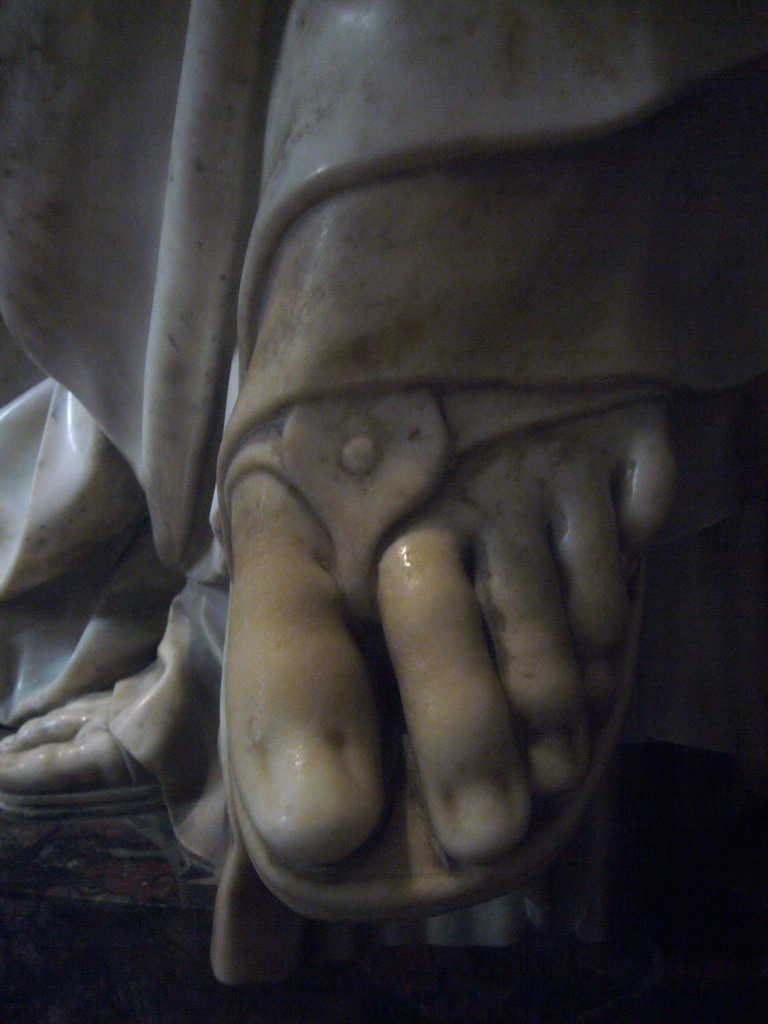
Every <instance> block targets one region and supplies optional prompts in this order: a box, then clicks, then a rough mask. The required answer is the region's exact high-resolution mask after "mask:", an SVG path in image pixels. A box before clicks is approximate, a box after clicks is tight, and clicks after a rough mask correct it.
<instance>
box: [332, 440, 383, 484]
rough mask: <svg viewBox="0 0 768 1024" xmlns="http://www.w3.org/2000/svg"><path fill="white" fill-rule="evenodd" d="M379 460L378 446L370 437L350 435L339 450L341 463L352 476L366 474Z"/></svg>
mask: <svg viewBox="0 0 768 1024" xmlns="http://www.w3.org/2000/svg"><path fill="white" fill-rule="evenodd" d="M378 461H379V447H378V445H377V444H376V442H375V441H374V440H373V438H372V437H366V436H365V435H360V436H359V437H352V438H350V439H349V441H347V443H346V444H345V445H344V447H343V448H342V450H341V465H342V467H343V468H344V469H345V470H346V471H347V473H351V474H352V476H367V475H368V474H369V473H370V472H371V471H372V470H373V468H374V466H375V465H376V463H377V462H378Z"/></svg>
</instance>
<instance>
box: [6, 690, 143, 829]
mask: <svg viewBox="0 0 768 1024" xmlns="http://www.w3.org/2000/svg"><path fill="white" fill-rule="evenodd" d="M111 699H112V695H111V694H100V695H96V696H92V697H84V698H81V699H79V700H74V701H71V702H70V703H69V704H65V705H64V706H63V707H61V708H57V709H56V710H55V711H51V712H49V713H48V714H46V715H42V716H40V717H38V718H32V719H30V720H29V721H28V722H26V723H25V724H24V725H22V726H21V727H20V728H19V729H18V731H17V732H15V733H13V734H12V735H10V736H7V737H6V738H5V739H4V740H2V742H0V793H1V794H2V796H0V806H2V807H3V809H5V810H11V811H16V812H18V813H32V812H33V811H34V810H35V809H37V810H44V804H46V806H47V803H48V802H49V803H50V805H51V807H54V806H58V805H59V804H62V801H67V802H69V803H70V804H71V806H72V808H73V810H75V811H76V810H77V808H78V807H80V806H81V804H82V801H81V800H80V799H79V795H80V794H83V793H99V794H101V795H102V800H107V801H108V802H109V800H111V801H112V802H113V803H114V802H115V801H117V802H118V803H119V802H120V800H119V798H117V797H116V793H119V792H120V791H122V790H123V789H124V788H126V787H129V788H131V791H133V788H134V787H137V786H142V785H143V786H145V787H151V788H152V789H154V788H155V787H154V786H153V785H151V776H150V775H149V774H148V773H147V772H146V771H145V770H144V769H143V768H142V767H141V766H140V765H139V764H138V762H136V761H135V760H134V759H133V758H131V757H130V756H129V755H128V754H127V753H126V751H125V750H124V749H123V748H122V747H121V745H120V744H119V743H118V742H117V741H116V740H115V739H114V737H113V736H112V734H111V733H110V732H109V730H108V728H107V725H106V722H107V716H108V711H109V706H110V702H111ZM144 795H146V794H144ZM135 796H136V794H135V793H134V796H133V797H131V799H132V800H133V799H134V798H135ZM57 797H58V799H57ZM86 802H87V801H86ZM91 802H92V801H91Z"/></svg>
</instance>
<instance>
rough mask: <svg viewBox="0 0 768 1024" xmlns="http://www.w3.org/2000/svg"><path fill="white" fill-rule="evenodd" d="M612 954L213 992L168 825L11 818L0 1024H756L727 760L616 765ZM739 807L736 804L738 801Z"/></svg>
mask: <svg viewBox="0 0 768 1024" xmlns="http://www.w3.org/2000/svg"><path fill="white" fill-rule="evenodd" d="M621 780H622V781H621V788H620V795H621V797H622V806H623V807H624V809H625V811H624V818H623V821H622V827H621V829H620V830H619V831H620V837H621V841H620V844H619V847H620V848H619V850H618V863H619V866H620V871H619V873H618V874H617V885H616V887H615V892H614V895H613V900H612V915H611V916H612V921H613V933H614V934H613V936H612V937H611V939H610V940H609V941H606V942H604V943H601V944H586V943H579V942H577V941H576V940H574V939H563V938H556V937H554V936H551V935H549V936H547V935H541V934H537V933H534V932H533V930H531V931H530V932H529V933H527V934H526V935H525V936H524V937H523V939H522V941H521V942H520V943H519V945H517V946H515V947H513V948H509V949H493V950H491V949H485V950H482V949H467V948H464V949H447V948H427V947H390V948H387V947H383V948H382V947H379V948H376V949H374V948H371V947H368V948H367V949H365V948H361V949H360V950H359V951H358V952H357V953H356V954H354V955H352V956H351V958H350V959H347V960H344V961H321V960H320V958H319V955H318V954H317V952H316V951H313V948H312V943H311V938H310V941H309V942H308V946H307V949H306V956H305V960H304V963H303V966H302V968H301V969H300V971H299V973H298V974H297V976H296V977H295V978H293V979H292V980H291V981H290V982H287V983H285V984H280V985H268V986H251V987H243V988H239V989H232V988H227V987H225V986H222V985H219V984H218V983H217V982H216V981H215V980H214V979H213V977H212V975H211V972H210V968H209V964H208V941H209V936H210V923H211V902H212V890H211V887H210V885H209V884H207V882H206V879H205V877H204V876H203V875H202V874H201V873H200V872H199V871H195V870H194V869H190V868H189V866H188V865H186V864H185V862H184V861H183V859H182V858H181V857H180V856H179V854H178V850H177V849H176V847H175V845H174V844H173V841H172V835H171V832H170V828H169V826H168V823H167V821H166V820H165V818H164V815H163V814H162V812H160V811H159V810H157V809H154V810H147V811H145V812H143V813H138V812H136V813H131V814H128V815H126V816H123V817H121V818H104V817H101V818H97V817H95V818H92V819H88V820H85V819H82V818H81V819H77V818H75V819H67V818H59V819H57V820H48V821H44V820H40V819H33V820H26V821H25V820H19V819H15V818H14V819H13V820H6V821H5V822H4V827H3V829H2V830H1V831H0V836H2V838H1V839H0V1024H6V1022H7V1024H70V1022H72V1024H74V1022H77V1024H102V1022H103V1024H123V1022H124V1024H134V1022H136V1024H186V1022H195V1024H197V1022H205V1024H224V1022H226V1024H326V1022H328V1024H331V1022H333V1024H358V1022H365V1024H384V1022H397V1024H412V1022H413V1024H416V1022H419V1024H476V1022H477V1024H480V1022H483V1024H497V1022H498V1024H550V1022H552V1024H555V1022H558V1024H608V1022H614V1021H615V1022H621V1024H635V1022H637V1024H645V1022H649V1024H650V1022H657V1021H658V1022H661V1021H663V1022H664V1024H677V1022H688V1021H690V1022H692V1024H710V1022H711V1024H738V1022H744V1024H747V1022H749V1024H753V1022H759V1021H761V1020H764V1019H768V805H766V803H764V802H763V801H759V800H757V799H755V798H754V797H748V796H745V795H744V793H743V792H742V791H741V789H740V787H739V784H738V779H737V778H736V777H735V775H734V774H733V773H732V772H731V771H730V769H728V767H727V766H726V765H724V764H723V763H721V762H718V761H716V760H715V761H713V760H712V759H711V758H700V757H698V756H697V755H693V754H692V753H691V752H681V751H679V750H669V749H664V748H657V749H647V750H641V751H635V752H633V753H632V755H631V756H629V757H625V759H624V764H623V769H622V774H621ZM740 794H741V795H740Z"/></svg>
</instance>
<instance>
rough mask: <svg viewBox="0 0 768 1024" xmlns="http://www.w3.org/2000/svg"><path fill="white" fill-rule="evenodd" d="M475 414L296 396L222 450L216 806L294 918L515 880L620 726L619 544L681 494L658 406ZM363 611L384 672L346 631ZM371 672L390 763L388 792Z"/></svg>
mask: <svg viewBox="0 0 768 1024" xmlns="http://www.w3.org/2000/svg"><path fill="white" fill-rule="evenodd" d="M468 401H469V402H470V404H471V402H472V397H471V396H470V397H469V399H468ZM466 409H467V407H466V402H463V403H462V402H459V403H458V404H457V403H456V402H455V401H453V400H452V399H451V398H450V396H448V397H447V398H446V397H443V398H441V399H440V401H437V400H436V399H435V398H434V396H432V395H431V394H430V393H429V392H405V393H401V394H400V395H395V396H387V397H385V398H380V399H377V400H372V399H371V400H368V401H362V402H358V401H356V400H354V399H339V400H323V401H318V402H315V403H307V405H306V406H302V407H299V408H297V410H294V412H292V413H291V414H290V416H289V417H288V419H287V420H286V421H285V423H284V424H283V425H282V428H281V430H280V431H279V432H275V431H272V432H270V431H267V432H261V433H260V432H258V431H257V432H255V433H252V434H250V435H248V436H246V438H245V439H244V442H243V443H242V445H241V446H240V447H239V449H238V451H237V453H236V455H235V456H234V458H233V459H232V460H231V461H230V465H229V472H228V474H227V484H226V487H225V501H224V506H225V511H226V512H227V513H228V515H229V517H230V521H229V529H228V531H227V532H228V540H229V544H230V549H231V558H232V569H233V579H232V590H231V604H230V618H229V632H228V644H227V653H226V662H225V680H224V688H225V693H224V704H223V707H224V739H225V750H224V757H225V760H226V768H227V771H228V777H229V795H230V805H231V807H230V809H231V813H232V814H233V815H234V817H235V820H236V822H237V825H238V827H239V830H240V832H241V833H242V836H243V840H244V843H245V847H246V849H247V851H248V854H249V856H250V858H251V860H252V862H253V863H254V865H255V867H256V868H257V870H258V871H259V873H260V874H261V876H262V878H263V879H264V880H265V881H266V883H267V885H268V886H270V888H272V889H273V891H274V892H275V893H276V894H277V895H279V896H280V897H281V899H283V900H285V901H286V902H287V903H288V904H289V905H290V906H292V907H294V909H297V910H299V911H301V912H304V913H307V914H309V915H311V916H350V917H360V916H363V917H364V916H386V915H392V914H398V913H404V912H417V913H424V912H425V911H427V910H432V911H435V910H438V909H442V908H446V907H449V906H451V905H455V904H457V903H459V902H462V901H466V900H468V899H477V898H483V897H486V896H491V895H494V894H495V893H497V892H500V891H504V890H505V889H508V888H511V887H513V886H514V885H519V884H520V883H521V881H524V880H525V879H526V878H528V877H529V876H530V875H531V873H532V872H534V871H536V870H539V869H541V868H542V867H544V866H545V865H546V864H547V863H548V862H549V861H550V860H551V858H552V856H553V855H554V853H555V852H556V850H557V848H558V846H559V845H560V844H561V843H562V841H563V839H564V838H565V836H566V835H567V834H568V833H569V831H570V830H571V829H572V828H573V825H574V823H575V821H576V820H577V818H578V816H579V815H580V813H581V811H582V810H583V807H584V805H585V803H586V801H587V799H588V797H589V795H590V794H591V792H592V790H593V789H594V786H595V784H596V782H597V780H598V779H599V776H600V773H601V771H602V769H603V767H604V765H605V763H606V760H607V758H608V755H609V753H610V750H611V748H612V746H613V744H614V742H615V739H616V735H617V732H618V728H619V725H620V722H621V716H622V714H623V709H624V707H625V705H626V700H627V694H628V689H629V683H630V679H631V671H632V667H631V664H630V661H631V657H630V656H629V654H628V651H630V649H631V647H632V642H631V641H632V637H631V634H632V631H633V629H636V623H637V602H635V610H634V613H633V590H634V587H635V582H634V576H633V573H634V567H635V566H636V564H637V562H636V558H635V556H636V554H637V552H639V551H640V550H642V548H643V546H644V545H645V544H647V543H648V541H649V540H650V538H651V537H652V536H653V534H654V533H655V531H656V530H657V529H658V527H659V526H660V524H661V522H662V520H663V517H664V514H665V512H666V509H667V507H668V505H669V502H670V500H671V492H672V486H673V476H674V470H673V461H672V457H671V454H670V451H669V448H668V445H667V441H666V433H665V427H664V416H663V411H662V408H661V406H660V404H659V403H657V402H654V401H641V402H636V403H630V404H627V405H623V406H620V407H618V408H612V409H606V410H605V411H603V412H601V413H598V414H591V415H584V416H580V417H579V416H576V417H570V418H567V419H563V420H562V421H559V422H551V423H550V424H549V425H544V426H542V425H538V426H533V427H532V428H531V429H526V430H520V431H518V432H517V433H513V434H511V435H506V436H498V431H496V430H495V429H493V425H490V426H489V427H488V429H486V430H485V433H484V437H479V436H478V433H477V431H476V430H473V429H470V430H468V432H467V436H466V437H465V439H464V440H462V436H461V435H462V425H463V424H464V425H466V423H467V422H470V423H471V422H472V418H471V417H470V418H469V420H467V419H466ZM480 433H481V434H482V433H483V432H482V431H481V432H480ZM502 433H503V432H502ZM469 435H472V436H471V437H469ZM376 622H378V623H380V627H381V629H382V631H383V637H384V640H385V644H386V648H387V651H388V655H389V658H390V659H391V664H392V667H393V670H394V676H393V680H396V682H395V681H393V680H390V682H389V683H387V682H386V681H385V682H384V683H383V684H382V682H381V678H380V677H381V671H380V665H378V666H377V665H376V664H373V663H372V662H371V661H370V659H369V660H368V662H367V661H366V656H365V654H364V651H365V645H362V646H361V645H360V644H359V643H358V637H360V636H361V635H363V634H364V632H365V629H366V627H367V626H370V624H371V623H376ZM379 661H381V659H379ZM374 677H376V678H378V683H377V684H376V685H374V684H373V683H372V679H373V678H374ZM387 687H389V688H390V689H392V688H394V687H396V688H397V693H398V695H399V700H400V702H401V705H402V723H403V725H402V731H403V733H404V744H405V754H404V764H405V770H404V775H403V776H402V777H401V778H400V780H399V781H391V780H388V783H387V784H386V785H385V782H384V781H383V780H384V778H385V775H386V774H387V773H386V769H387V768H388V767H389V765H388V763H385V764H384V769H385V770H383V768H382V741H383V742H384V743H385V744H386V745H387V749H388V750H389V751H390V753H388V754H387V755H386V756H385V762H386V761H387V758H390V759H391V756H392V755H391V750H392V749H393V747H392V744H391V742H390V740H391V737H388V736H387V735H386V731H387V729H390V730H391V729H392V728H393V726H392V725H391V722H390V723H389V724H386V723H383V721H382V718H381V707H382V705H387V704H388V703H389V704H391V699H390V698H391V694H388V693H387V692H386V690H387Z"/></svg>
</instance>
